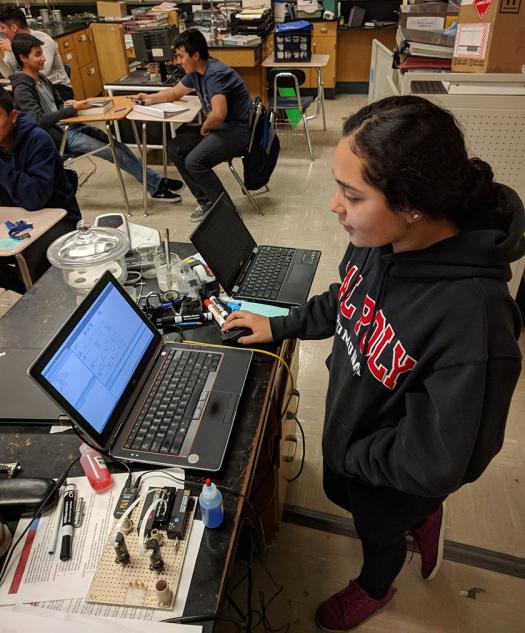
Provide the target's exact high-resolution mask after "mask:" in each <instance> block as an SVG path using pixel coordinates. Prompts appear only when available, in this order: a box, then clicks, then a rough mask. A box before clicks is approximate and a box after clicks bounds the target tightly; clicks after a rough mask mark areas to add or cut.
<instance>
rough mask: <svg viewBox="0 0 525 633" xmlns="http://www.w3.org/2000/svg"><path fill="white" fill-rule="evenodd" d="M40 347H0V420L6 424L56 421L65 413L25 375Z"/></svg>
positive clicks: (56, 422)
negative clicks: (0, 377)
mask: <svg viewBox="0 0 525 633" xmlns="http://www.w3.org/2000/svg"><path fill="white" fill-rule="evenodd" d="M41 352H42V348H39V349H29V348H7V347H6V348H1V349H0V376H2V379H1V380H0V403H1V406H0V421H1V422H3V423H5V424H59V423H60V422H67V417H66V416H65V415H64V412H63V411H62V410H61V409H59V408H58V407H57V405H56V404H55V403H54V402H53V401H52V400H50V399H49V398H48V397H47V396H46V395H45V394H44V393H42V391H41V390H40V389H39V388H38V386H37V385H35V383H34V382H33V381H32V380H31V379H30V378H29V377H28V375H27V368H28V367H29V366H30V365H32V364H33V363H34V362H35V359H36V358H37V356H38V355H39V354H40V353H41Z"/></svg>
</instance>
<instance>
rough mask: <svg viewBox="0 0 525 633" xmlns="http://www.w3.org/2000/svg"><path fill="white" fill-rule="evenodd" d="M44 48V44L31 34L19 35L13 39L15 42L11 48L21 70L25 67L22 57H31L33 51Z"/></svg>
mask: <svg viewBox="0 0 525 633" xmlns="http://www.w3.org/2000/svg"><path fill="white" fill-rule="evenodd" d="M39 46H42V42H41V41H40V40H39V39H38V38H36V37H35V36H34V35H31V34H29V33H17V34H16V35H15V36H14V37H13V41H12V42H11V48H12V49H13V55H14V56H15V59H16V61H17V64H18V65H19V66H20V68H23V67H24V64H23V62H22V60H21V59H20V55H23V56H24V57H29V55H30V54H31V51H32V50H33V49H34V48H38V47H39Z"/></svg>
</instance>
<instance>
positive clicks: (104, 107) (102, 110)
mask: <svg viewBox="0 0 525 633" xmlns="http://www.w3.org/2000/svg"><path fill="white" fill-rule="evenodd" d="M88 101H89V108H86V109H85V110H80V111H79V112H78V114H79V116H96V115H99V114H106V112H108V111H109V110H111V108H112V107H113V99H112V98H111V97H94V98H93V99H88Z"/></svg>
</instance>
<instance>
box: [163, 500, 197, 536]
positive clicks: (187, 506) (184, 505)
mask: <svg viewBox="0 0 525 633" xmlns="http://www.w3.org/2000/svg"><path fill="white" fill-rule="evenodd" d="M190 494H191V493H190V490H189V489H188V488H186V489H185V490H178V491H177V496H176V497H175V502H174V503H173V508H172V510H171V516H170V519H169V522H168V525H167V527H166V533H167V535H168V538H169V539H176V538H179V539H180V538H182V537H183V535H184V530H185V527H186V519H187V516H188V512H189V511H190V510H192V509H193V499H192V497H191V496H190Z"/></svg>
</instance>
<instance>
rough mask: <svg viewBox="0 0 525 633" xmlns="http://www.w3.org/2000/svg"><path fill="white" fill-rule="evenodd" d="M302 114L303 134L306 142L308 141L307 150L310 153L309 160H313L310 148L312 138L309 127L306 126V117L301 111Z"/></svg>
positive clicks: (312, 152)
mask: <svg viewBox="0 0 525 633" xmlns="http://www.w3.org/2000/svg"><path fill="white" fill-rule="evenodd" d="M302 115H303V126H304V134H305V136H306V142H307V143H308V151H309V153H310V160H311V161H313V160H314V151H313V149H312V139H311V138H310V128H309V127H308V118H307V117H306V116H305V114H304V112H302Z"/></svg>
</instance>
